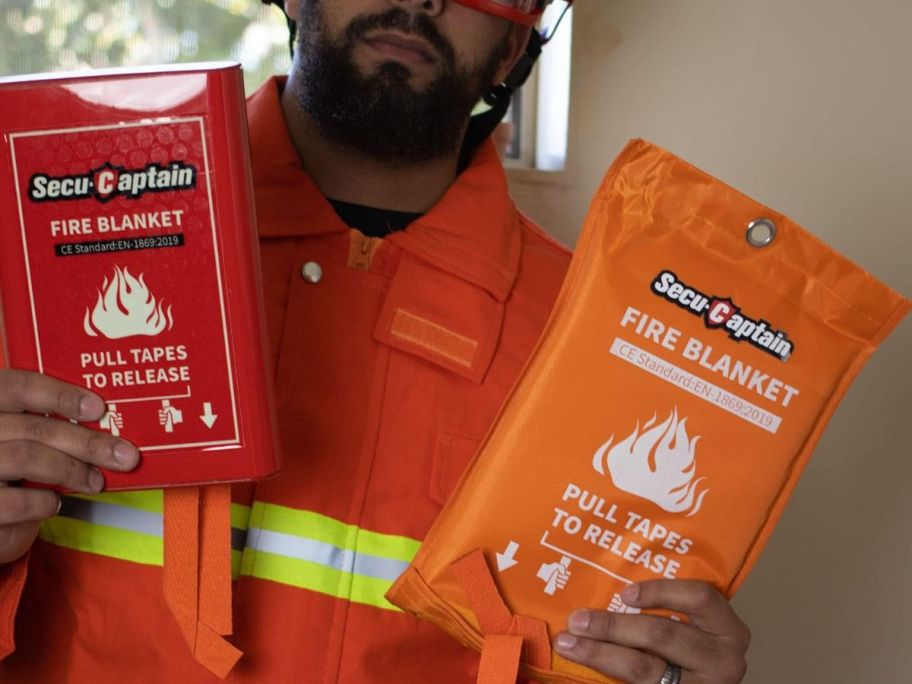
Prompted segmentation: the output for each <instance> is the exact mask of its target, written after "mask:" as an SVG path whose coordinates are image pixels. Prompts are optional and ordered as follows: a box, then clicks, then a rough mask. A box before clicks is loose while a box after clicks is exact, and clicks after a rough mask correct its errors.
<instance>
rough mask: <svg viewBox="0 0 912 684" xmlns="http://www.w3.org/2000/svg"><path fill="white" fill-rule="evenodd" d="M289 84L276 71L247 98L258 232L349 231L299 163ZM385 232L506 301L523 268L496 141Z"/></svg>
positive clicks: (514, 213)
mask: <svg viewBox="0 0 912 684" xmlns="http://www.w3.org/2000/svg"><path fill="white" fill-rule="evenodd" d="M284 84H285V79H284V78H281V77H276V78H273V79H271V80H269V81H267V82H266V83H265V84H264V85H263V86H262V87H261V88H260V89H259V90H257V92H256V93H254V94H253V95H252V96H251V97H250V98H249V100H248V102H247V115H248V122H249V128H250V147H251V163H252V168H253V178H254V188H255V197H256V206H257V219H258V224H259V233H260V236H261V237H263V238H270V237H295V236H308V235H320V234H326V233H333V232H343V231H344V232H347V231H348V227H347V226H346V225H345V224H344V223H343V222H342V221H341V219H339V217H338V215H337V214H336V212H335V211H334V210H333V208H332V206H331V205H330V204H329V202H328V201H327V200H326V198H325V197H324V196H323V194H322V193H321V192H320V190H319V189H318V188H317V186H316V184H315V183H314V182H313V180H312V179H311V178H310V176H308V175H307V173H306V172H305V171H304V170H303V169H302V168H301V162H300V160H299V158H298V155H297V152H296V151H295V148H294V145H293V143H292V141H291V135H290V134H289V132H288V128H287V126H286V124H285V118H284V116H283V114H282V108H281V104H280V101H279V93H280V91H281V88H282V87H284ZM386 240H388V241H389V242H391V243H393V244H396V245H397V246H399V247H401V248H402V249H403V250H404V251H406V252H408V253H410V254H412V255H414V256H416V257H418V258H420V259H421V260H423V261H426V262H429V263H430V264H431V265H432V266H434V267H436V268H439V269H441V270H443V271H446V272H447V273H449V274H451V275H454V276H457V277H458V278H460V279H463V280H466V281H468V282H469V283H471V284H473V285H476V286H478V287H481V288H483V289H485V290H486V291H487V292H488V293H490V294H491V295H492V296H493V297H494V298H495V299H496V300H497V301H498V302H501V303H502V302H504V301H505V300H506V298H507V297H508V295H509V293H510V290H511V289H512V287H513V283H514V281H515V280H516V274H517V272H518V269H519V258H520V250H521V244H520V228H519V213H518V211H517V209H516V207H515V205H514V204H513V202H512V200H511V199H510V196H509V192H508V188H507V180H506V175H505V174H504V170H503V166H502V165H501V163H500V159H499V158H498V156H497V152H496V150H495V148H494V144H493V143H492V142H491V141H490V140H488V141H486V142H484V143H483V144H482V145H481V147H480V148H479V149H478V151H477V152H476V153H475V157H474V159H473V160H472V163H471V164H470V165H469V167H468V168H467V169H466V170H465V171H463V172H462V173H461V174H460V175H459V176H458V177H457V178H456V180H455V181H454V182H453V184H452V185H451V186H450V188H449V189H448V190H447V192H446V194H444V196H443V197H442V198H441V199H440V201H438V202H437V204H436V205H435V206H434V207H432V208H431V210H430V211H429V212H428V213H426V214H425V215H424V216H423V217H422V218H420V219H418V220H417V221H415V222H414V223H413V224H411V225H410V226H409V227H408V228H406V229H405V230H403V231H398V232H397V233H395V234H393V235H390V236H389V237H387V238H386Z"/></svg>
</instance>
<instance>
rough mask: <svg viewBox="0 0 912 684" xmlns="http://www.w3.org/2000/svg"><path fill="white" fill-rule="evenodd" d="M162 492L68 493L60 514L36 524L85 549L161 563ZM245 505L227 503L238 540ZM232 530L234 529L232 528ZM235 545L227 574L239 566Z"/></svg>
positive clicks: (53, 539)
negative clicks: (229, 506) (229, 505)
mask: <svg viewBox="0 0 912 684" xmlns="http://www.w3.org/2000/svg"><path fill="white" fill-rule="evenodd" d="M161 516H162V492H161V490H149V491H141V492H106V493H103V494H96V495H92V496H89V495H83V494H68V495H66V496H64V497H63V507H62V508H61V514H60V515H59V516H56V517H54V518H51V519H50V520H47V521H45V522H44V523H43V524H42V527H41V531H40V536H41V538H42V539H44V540H45V541H47V542H49V543H51V544H55V545H57V546H62V547H64V548H70V549H74V550H77V551H83V552H85V553H94V554H97V555H100V556H108V557H111V558H117V559H119V560H125V561H131V562H134V563H141V564H144V565H161V564H162V557H163V552H162V538H161V529H162V517H161ZM249 517H250V508H249V507H247V506H241V505H239V504H231V524H232V527H233V528H235V529H236V530H240V532H239V533H238V534H240V538H235V540H234V541H235V542H236V543H238V542H240V543H242V539H243V534H244V533H245V532H246V528H247V520H248V519H249ZM232 532H233V533H234V532H235V530H232ZM241 555H242V551H241V549H240V548H236V549H234V548H233V549H232V552H231V567H232V576H233V577H234V578H237V577H238V576H239V574H240V567H241Z"/></svg>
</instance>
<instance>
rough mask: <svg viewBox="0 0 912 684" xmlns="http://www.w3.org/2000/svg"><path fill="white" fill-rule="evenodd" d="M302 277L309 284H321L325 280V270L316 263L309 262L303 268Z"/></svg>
mask: <svg viewBox="0 0 912 684" xmlns="http://www.w3.org/2000/svg"><path fill="white" fill-rule="evenodd" d="M301 277H302V278H304V280H306V281H307V282H308V283H314V284H316V283H319V282H320V280H322V278H323V269H322V268H320V264H318V263H317V262H316V261H308V262H307V263H306V264H304V265H303V266H302V267H301Z"/></svg>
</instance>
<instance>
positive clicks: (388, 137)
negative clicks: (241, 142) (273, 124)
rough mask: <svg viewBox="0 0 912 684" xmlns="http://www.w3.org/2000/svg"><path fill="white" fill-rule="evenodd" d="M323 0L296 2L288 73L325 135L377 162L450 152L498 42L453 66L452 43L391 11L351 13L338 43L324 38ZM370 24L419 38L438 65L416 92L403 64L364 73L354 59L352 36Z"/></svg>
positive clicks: (493, 66)
mask: <svg viewBox="0 0 912 684" xmlns="http://www.w3.org/2000/svg"><path fill="white" fill-rule="evenodd" d="M321 5H322V3H321V2H317V1H316V0H310V1H305V2H303V3H302V8H301V17H300V21H299V23H298V25H299V27H300V38H299V42H298V59H297V63H296V69H297V73H296V74H295V76H296V80H297V83H298V90H297V96H298V100H299V102H300V104H301V106H302V108H303V109H304V111H305V112H306V113H307V114H308V115H309V117H310V118H311V120H312V121H313V122H314V124H315V125H316V127H317V130H318V132H319V133H320V135H321V136H322V137H324V138H325V139H327V140H329V141H331V142H334V143H336V144H339V145H342V146H344V147H347V148H350V149H352V150H353V151H355V152H358V153H360V154H363V155H365V156H367V157H370V158H372V159H376V160H378V161H382V162H386V163H392V164H395V165H406V164H413V163H420V162H425V161H431V160H434V159H439V158H441V157H445V156H447V155H449V154H452V153H454V152H455V151H456V150H457V149H458V148H459V145H460V143H461V142H462V137H463V134H464V131H465V127H466V125H467V123H468V119H469V116H470V114H471V112H472V109H473V108H474V107H475V105H476V104H477V103H478V101H479V100H480V99H481V97H482V96H483V95H484V93H485V92H487V90H488V89H489V88H490V87H491V84H492V83H493V81H494V77H495V75H496V74H497V70H498V67H499V66H500V61H501V58H502V56H503V46H502V45H498V46H497V47H496V49H494V50H492V52H491V54H490V55H488V57H487V59H485V60H484V61H483V62H482V63H481V64H480V65H478V66H476V67H475V68H473V69H464V68H461V67H459V66H458V65H457V64H456V56H455V52H454V50H453V48H452V46H451V45H450V44H449V42H448V41H447V40H446V39H445V38H444V37H443V36H442V35H441V34H440V32H439V31H438V30H437V27H436V26H434V23H433V22H432V21H431V20H430V18H428V17H427V16H425V15H424V14H414V15H412V14H409V13H408V12H406V11H405V10H403V9H401V8H392V9H391V10H389V11H388V12H384V13H383V14H377V15H370V16H362V17H358V18H356V19H355V20H354V21H352V23H351V24H350V25H349V26H348V28H347V30H346V31H345V34H344V35H343V36H342V37H341V38H339V39H338V40H333V39H332V38H330V37H329V36H328V35H327V30H326V28H325V26H324V24H323V21H322V11H321V9H320V7H321ZM374 29H395V30H397V31H401V32H403V33H411V34H413V35H416V36H418V37H420V38H423V39H424V40H426V41H427V42H428V43H430V45H431V46H432V47H433V48H434V49H435V50H436V52H437V57H438V60H439V61H438V64H439V69H438V73H437V74H436V76H435V77H434V78H433V80H432V81H431V82H430V83H429V84H428V85H427V86H426V87H425V88H424V89H423V90H422V91H420V92H416V91H415V90H414V89H413V88H412V86H411V85H410V84H409V76H410V72H409V69H408V67H406V66H405V65H403V64H400V63H399V62H395V61H392V60H391V61H387V62H383V63H381V64H380V65H379V67H378V68H377V69H376V70H375V71H374V73H372V74H370V75H368V76H365V75H362V73H361V72H360V70H359V68H358V66H357V64H356V63H355V60H354V54H353V53H354V48H355V45H356V43H357V41H358V40H359V39H361V38H362V37H363V36H364V35H365V34H366V33H367V32H368V31H371V30H374Z"/></svg>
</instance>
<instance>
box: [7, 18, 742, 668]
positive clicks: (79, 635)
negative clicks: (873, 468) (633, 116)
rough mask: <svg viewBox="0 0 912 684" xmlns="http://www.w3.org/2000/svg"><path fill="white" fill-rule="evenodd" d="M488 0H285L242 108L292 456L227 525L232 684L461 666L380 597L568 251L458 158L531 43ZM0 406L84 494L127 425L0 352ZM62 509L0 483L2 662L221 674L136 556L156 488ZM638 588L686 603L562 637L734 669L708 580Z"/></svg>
mask: <svg viewBox="0 0 912 684" xmlns="http://www.w3.org/2000/svg"><path fill="white" fill-rule="evenodd" d="M519 4H520V5H523V6H524V5H527V4H531V5H534V4H535V3H519ZM506 6H512V0H510V1H508V2H505V1H504V0H460V1H459V2H456V1H454V0H319V1H318V0H287V1H286V2H285V10H286V12H287V13H288V16H290V17H294V18H295V19H297V26H298V30H299V37H298V43H297V49H296V52H295V61H294V66H293V68H292V71H291V74H290V76H289V78H288V80H287V82H283V81H281V80H276V81H273V82H270V83H267V84H266V85H265V86H264V87H263V88H262V89H261V90H260V91H259V92H257V93H256V94H255V95H253V97H252V98H251V99H250V102H249V119H250V131H251V149H252V157H253V169H254V179H255V186H256V201H257V212H258V221H259V228H260V236H261V253H262V266H263V280H264V291H265V308H266V313H267V323H268V332H269V344H270V349H271V352H272V359H273V362H274V365H275V373H276V389H277V396H278V407H279V422H280V430H281V433H282V441H283V444H284V447H285V459H284V461H285V468H284V471H283V473H282V475H281V476H280V477H279V478H276V479H274V480H270V481H266V482H262V483H259V484H257V485H256V486H238V487H235V488H234V492H233V498H234V501H235V506H234V510H233V519H232V524H233V526H234V527H235V528H236V533H237V535H238V537H239V538H244V539H245V541H244V543H243V544H241V545H240V546H241V547H242V548H243V551H242V558H241V562H240V567H239V577H238V580H237V582H236V584H235V587H234V623H235V636H234V637H233V639H232V641H233V643H235V644H236V645H237V646H238V647H239V648H240V649H242V650H243V651H244V657H243V658H241V660H240V661H239V663H238V664H237V665H236V666H235V668H234V670H233V671H232V672H231V674H230V675H229V680H231V681H239V682H245V681H269V682H285V681H289V682H290V681H295V682H345V683H349V682H350V683H355V682H357V683H363V682H384V683H386V682H408V683H411V682H415V683H418V682H435V683H442V684H445V683H449V682H453V683H457V682H459V683H465V682H471V681H473V679H474V676H475V673H476V671H477V662H478V661H477V656H476V655H475V654H474V653H472V652H470V651H468V650H466V649H464V648H462V647H461V646H459V645H458V644H457V643H455V642H453V641H451V640H450V639H449V638H448V637H447V636H446V635H444V634H443V633H442V632H440V631H439V630H437V628H436V627H433V626H431V625H429V624H426V623H423V622H420V621H418V620H416V619H415V618H413V617H411V616H409V615H405V614H403V613H402V612H400V611H398V610H395V609H394V608H393V607H392V606H391V605H389V604H388V603H387V602H386V601H385V599H384V598H383V593H384V592H385V590H386V589H387V588H388V587H389V586H390V584H391V582H392V580H393V579H394V578H395V577H396V576H397V575H398V573H399V572H401V571H402V569H403V568H404V567H405V565H406V564H407V563H408V560H409V559H410V558H411V557H412V555H413V554H414V552H415V550H416V549H417V546H418V544H419V541H420V539H421V538H422V537H423V535H424V534H425V532H426V531H427V529H428V528H429V527H430V524H431V522H432V521H433V519H434V517H435V516H436V515H437V513H438V512H439V510H440V506H441V505H442V504H443V502H444V501H445V499H446V497H447V496H448V494H449V493H450V491H451V489H452V487H453V486H454V485H455V481H456V479H457V478H458V476H459V474H460V473H461V471H462V470H463V468H464V467H465V465H466V463H467V462H468V459H469V458H470V457H471V455H472V453H473V451H474V449H475V447H476V446H477V445H478V442H479V441H480V440H481V438H482V437H483V435H484V433H485V431H486V430H487V428H488V426H489V425H490V424H491V422H492V420H493V418H494V416H495V414H496V411H497V409H498V407H499V406H500V404H501V403H502V402H503V400H504V398H505V397H506V394H507V392H508V391H509V389H510V386H511V384H512V382H513V380H514V379H515V377H516V376H517V374H518V373H519V371H520V369H521V367H522V365H523V363H524V361H525V359H526V358H527V356H528V354H529V353H530V351H531V348H532V346H533V344H534V342H535V339H536V338H537V336H538V334H539V332H540V331H541V329H542V327H543V325H544V322H545V319H546V318H547V315H548V312H549V309H550V307H551V305H552V303H553V301H554V298H555V297H556V294H557V290H558V288H559V286H560V282H561V279H562V277H563V274H564V271H565V269H566V266H567V262H568V258H569V257H568V254H567V253H566V252H565V251H564V250H563V249H562V248H560V247H559V246H557V245H556V244H555V243H554V242H552V241H551V240H550V239H549V238H548V237H547V236H546V235H545V234H544V233H543V232H542V231H540V230H539V229H538V228H536V227H535V226H534V225H532V224H531V223H530V222H529V221H528V219H526V218H525V217H523V216H522V215H520V214H519V213H518V212H517V210H516V208H515V207H514V206H513V204H512V202H511V201H510V199H509V197H508V195H507V189H506V181H505V178H504V174H503V170H502V168H501V166H500V163H499V161H498V159H497V156H496V152H495V150H494V148H493V144H492V143H491V142H490V141H486V142H484V143H483V144H482V145H480V146H479V147H478V149H477V150H474V151H468V152H467V153H466V154H465V155H461V151H462V149H463V147H464V144H465V143H464V140H465V135H466V127H467V124H468V121H469V113H470V111H471V109H472V107H473V105H474V104H475V102H477V101H478V99H479V98H480V97H481V96H482V94H483V93H484V92H486V91H487V90H488V89H490V88H491V87H492V86H493V85H495V84H498V83H500V82H501V81H503V80H504V78H505V77H506V76H507V74H508V73H509V72H510V71H511V68H512V66H513V65H514V64H515V63H516V61H517V60H518V59H519V58H520V57H521V55H522V53H523V50H524V48H525V46H526V43H527V42H528V39H529V32H530V29H529V28H528V26H526V25H524V24H523V23H520V22H515V21H511V20H510V19H508V18H506V17H505V16H504V14H505V12H504V11H503V9H504V7H506ZM513 14H515V15H518V14H519V12H514V13H513ZM461 156H464V158H465V159H467V160H468V162H467V166H466V168H464V169H463V168H462V166H463V165H462V164H460V158H461ZM0 411H4V412H5V413H2V414H0V479H2V480H4V481H6V482H14V481H17V480H20V479H29V480H32V481H36V482H44V483H48V484H61V485H64V486H66V487H69V488H71V489H73V490H76V491H78V492H84V493H86V494H91V493H95V492H98V491H99V490H100V488H101V486H102V482H101V480H100V477H101V474H100V473H99V471H98V470H97V467H98V466H101V467H104V468H111V469H116V470H129V469H131V468H132V467H135V465H136V463H137V460H138V457H139V455H138V454H137V453H136V450H135V448H133V447H132V446H131V445H129V444H128V443H126V442H123V441H121V440H118V439H116V438H114V437H112V436H110V435H104V434H99V433H95V432H91V431H89V430H86V429H85V428H82V427H80V426H77V425H73V424H70V423H68V422H65V421H58V420H53V419H48V418H44V417H42V416H41V414H46V413H58V414H60V415H63V416H65V417H68V418H72V419H74V420H82V421H92V420H97V419H98V418H100V416H101V415H102V413H103V411H104V403H103V401H102V400H101V398H99V397H97V396H94V395H92V394H90V393H89V392H86V391H85V390H83V389H80V388H76V387H69V386H65V385H63V384H61V383H59V382H56V381H54V380H51V379H49V378H45V377H43V376H40V375H38V374H34V373H27V372H22V371H14V370H4V371H0ZM60 506H61V507H60V509H59V513H60V515H58V516H56V517H52V516H54V514H55V513H57V512H58V498H57V496H56V495H55V494H53V493H52V492H51V491H48V490H41V489H34V490H25V489H22V488H17V487H6V488H3V489H2V490H0V563H3V564H4V565H2V566H0V641H3V642H5V643H6V645H7V648H6V650H7V651H8V650H9V649H10V647H11V641H12V623H13V618H14V616H16V617H15V621H16V650H15V652H14V653H12V655H9V656H8V657H7V658H6V659H5V660H4V661H3V662H2V663H0V679H2V680H3V681H29V682H31V681H53V682H58V681H95V682H104V681H108V680H110V681H123V680H125V679H127V680H140V681H166V680H167V681H179V682H209V681H214V680H215V677H214V675H212V674H211V673H209V672H208V671H207V670H205V669H204V668H203V667H201V666H200V665H199V664H198V663H197V662H195V661H194V659H193V657H192V655H191V653H190V652H189V650H188V649H187V647H186V644H185V643H184V642H183V639H182V637H181V635H180V633H179V631H178V629H177V627H176V624H175V622H174V620H173V618H172V616H171V614H170V612H169V611H168V609H167V607H166V606H165V605H164V601H163V600H162V597H161V584H162V580H161V569H160V567H159V565H160V554H159V556H158V560H156V557H155V553H154V552H153V553H148V554H147V553H145V552H144V551H143V549H145V548H146V547H145V546H143V545H147V544H151V545H152V547H151V548H153V551H154V548H156V547H154V543H156V542H155V539H154V525H153V528H152V533H151V534H150V530H149V526H148V525H146V526H145V527H142V530H143V531H142V532H140V531H139V530H140V526H139V525H138V523H137V522H136V521H143V522H144V524H145V523H149V521H153V523H154V521H155V520H156V519H157V520H159V521H160V517H158V518H156V516H160V511H161V507H160V494H156V493H139V494H117V495H101V496H96V497H93V498H90V499H78V500H77V499H73V498H71V497H63V499H62V502H61V503H60ZM102 517H103V519H104V524H103V525H102V524H98V523H97V522H96V521H98V520H99V519H101V518H102ZM43 520H44V521H45V522H44V527H43V528H42V530H43V531H42V533H41V539H40V540H38V541H37V542H34V543H33V541H34V539H35V537H36V534H37V532H38V526H39V523H41V521H43ZM157 543H159V544H160V541H159V542H157ZM159 548H160V547H159ZM239 550H240V548H239ZM131 554H132V555H131ZM26 575H28V577H27V581H26ZM637 589H638V591H637V590H633V591H629V592H628V593H627V595H626V596H625V599H626V600H627V602H628V603H629V604H630V605H633V606H638V607H643V608H647V607H662V608H668V609H672V610H677V611H680V612H682V613H686V614H688V615H690V616H691V623H690V624H678V623H674V622H671V621H669V620H665V619H662V618H657V617H650V616H616V615H611V614H608V613H605V612H603V611H591V612H590V611H580V612H577V613H574V614H573V616H571V617H570V619H569V631H568V632H566V633H562V634H560V635H557V636H556V639H555V648H556V650H557V651H558V652H559V653H561V654H562V655H564V656H565V657H567V658H570V659H572V660H576V661H578V662H581V663H583V664H587V665H590V666H591V667H593V668H595V669H597V670H599V671H601V672H604V673H606V674H608V675H610V676H614V677H617V678H620V679H623V680H625V681H630V682H636V683H637V684H640V683H642V684H656V683H657V682H660V681H662V682H672V681H680V682H683V683H684V684H701V683H709V682H713V683H722V684H728V683H733V682H737V681H740V679H741V677H742V675H743V671H744V652H745V650H746V648H747V640H748V637H747V631H746V628H745V627H744V626H743V625H742V623H741V622H740V621H739V620H738V619H737V617H736V616H735V615H734V613H733V612H732V610H731V608H730V607H729V605H728V603H727V602H726V601H725V599H724V598H723V597H722V596H721V595H719V594H718V593H717V592H715V591H714V590H712V589H711V588H709V587H708V586H706V585H703V584H700V583H692V582H650V583H645V584H643V585H641V586H640V587H638V588H637ZM20 592H21V594H22V595H21V598H20ZM17 613H18V615H17ZM0 645H2V644H0ZM670 663H674V665H671V664H670Z"/></svg>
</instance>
